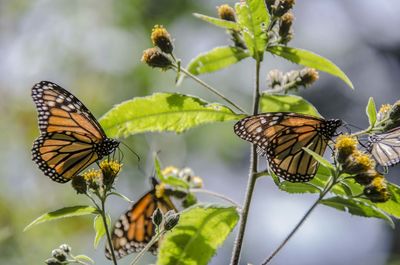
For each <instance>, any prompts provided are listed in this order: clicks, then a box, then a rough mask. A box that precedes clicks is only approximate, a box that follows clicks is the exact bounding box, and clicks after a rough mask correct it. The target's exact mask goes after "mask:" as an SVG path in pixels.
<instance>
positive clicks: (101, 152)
mask: <svg viewBox="0 0 400 265" xmlns="http://www.w3.org/2000/svg"><path fill="white" fill-rule="evenodd" d="M118 146H119V141H117V140H115V139H112V138H106V139H104V141H102V142H101V143H100V144H99V145H97V146H96V153H97V155H98V156H99V157H105V156H106V155H109V154H111V153H112V152H114V150H115V149H116V148H117V147H118Z"/></svg>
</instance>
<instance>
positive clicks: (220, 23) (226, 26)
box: [193, 13, 240, 30]
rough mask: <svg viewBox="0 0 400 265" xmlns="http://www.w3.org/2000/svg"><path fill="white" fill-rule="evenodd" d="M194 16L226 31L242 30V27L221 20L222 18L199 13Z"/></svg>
mask: <svg viewBox="0 0 400 265" xmlns="http://www.w3.org/2000/svg"><path fill="white" fill-rule="evenodd" d="M193 15H194V16H195V17H197V18H200V19H201V20H204V21H206V22H208V23H211V24H213V25H214V26H217V27H220V28H224V29H232V30H240V25H239V24H237V23H235V22H233V21H229V20H225V19H220V18H215V17H209V16H206V15H202V14H198V13H193Z"/></svg>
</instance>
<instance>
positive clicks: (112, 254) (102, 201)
mask: <svg viewBox="0 0 400 265" xmlns="http://www.w3.org/2000/svg"><path fill="white" fill-rule="evenodd" d="M100 213H101V218H102V219H103V224H104V228H105V230H106V235H107V241H108V245H109V246H110V252H111V257H112V260H113V263H114V265H117V259H116V257H115V253H114V247H113V244H112V240H111V235H110V231H109V229H108V223H107V217H106V211H105V199H103V198H101V209H100Z"/></svg>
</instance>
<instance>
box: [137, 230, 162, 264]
mask: <svg viewBox="0 0 400 265" xmlns="http://www.w3.org/2000/svg"><path fill="white" fill-rule="evenodd" d="M162 234H164V230H163V229H162V230H160V231H159V232H158V233H157V234H156V235H154V236H153V238H152V239H151V240H150V241H149V243H147V245H146V246H145V247H144V248H143V249H142V250H141V251H140V252H139V253H138V254H137V255H136V257H135V258H134V259H133V260H132V262H131V264H130V265H135V264H136V263H137V262H138V261H139V260H140V259H141V257H142V256H143V255H144V253H146V251H147V250H149V249H150V248H151V246H152V245H154V243H156V242H157V241H158V239H160V237H161V236H162Z"/></svg>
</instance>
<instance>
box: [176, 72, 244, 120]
mask: <svg viewBox="0 0 400 265" xmlns="http://www.w3.org/2000/svg"><path fill="white" fill-rule="evenodd" d="M172 68H174V69H175V70H178V67H177V66H176V65H172ZM180 70H181V72H183V73H184V74H185V75H187V76H189V77H190V78H192V79H193V80H194V81H196V82H197V83H199V84H200V85H202V86H204V87H205V88H207V89H208V90H209V91H211V92H212V93H214V94H215V95H217V96H218V97H220V98H222V99H223V100H225V101H226V102H228V103H229V104H231V105H232V106H233V107H235V108H236V109H238V110H239V111H241V112H242V113H246V111H245V110H244V109H242V108H241V107H239V106H238V105H237V104H236V103H234V102H233V101H231V100H230V99H228V98H226V97H225V96H224V95H223V94H222V93H220V92H219V91H218V90H216V89H215V88H213V87H212V86H210V85H209V84H207V83H205V82H204V81H203V80H201V79H200V78H198V77H197V76H195V75H193V74H191V73H190V72H189V71H188V70H186V69H185V68H183V67H181V68H180Z"/></svg>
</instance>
